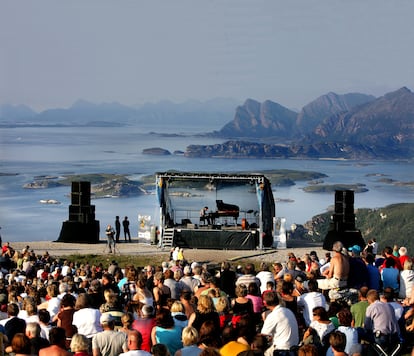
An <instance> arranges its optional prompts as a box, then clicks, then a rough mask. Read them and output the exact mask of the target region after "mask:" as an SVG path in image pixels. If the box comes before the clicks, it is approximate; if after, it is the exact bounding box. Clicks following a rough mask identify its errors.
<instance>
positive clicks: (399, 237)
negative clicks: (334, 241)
mask: <svg viewBox="0 0 414 356" xmlns="http://www.w3.org/2000/svg"><path fill="white" fill-rule="evenodd" d="M355 214H356V227H357V229H359V230H361V233H362V236H363V237H364V239H365V241H368V240H370V239H372V238H376V239H377V242H378V243H379V246H380V249H381V248H384V247H385V246H393V245H394V244H397V245H399V246H406V247H407V249H408V253H409V254H410V255H411V256H414V239H413V236H414V203H401V204H392V205H388V206H386V207H384V208H379V209H358V210H356V211H355ZM331 215H332V213H326V214H321V215H317V216H315V217H313V219H312V222H309V223H307V224H306V226H305V227H306V228H307V229H308V230H309V232H308V234H307V238H309V239H312V240H321V241H323V239H324V238H325V236H326V233H327V232H328V229H329V223H330V221H331Z"/></svg>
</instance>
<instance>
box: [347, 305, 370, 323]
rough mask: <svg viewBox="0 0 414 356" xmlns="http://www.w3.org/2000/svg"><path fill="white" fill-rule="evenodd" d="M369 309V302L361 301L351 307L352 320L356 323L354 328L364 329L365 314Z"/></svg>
mask: <svg viewBox="0 0 414 356" xmlns="http://www.w3.org/2000/svg"><path fill="white" fill-rule="evenodd" d="M367 308H368V301H366V300H361V301H360V302H358V303H356V304H353V305H352V306H351V313H352V319H353V320H354V322H355V325H354V327H355V328H358V327H361V328H362V327H364V321H365V312H366V310H367Z"/></svg>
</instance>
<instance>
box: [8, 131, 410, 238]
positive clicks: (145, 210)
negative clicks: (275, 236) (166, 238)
mask: <svg viewBox="0 0 414 356" xmlns="http://www.w3.org/2000/svg"><path fill="white" fill-rule="evenodd" d="M212 129H215V128H211V127H209V128H207V127H188V128H186V129H185V130H184V129H179V130H177V128H175V127H173V126H171V127H169V126H168V125H165V126H163V128H153V127H122V128H14V129H0V173H18V175H16V176H1V177H0V226H1V227H2V230H1V231H0V233H1V235H2V237H3V240H8V241H38V240H49V241H50V240H56V239H57V238H58V236H59V232H60V229H61V226H62V222H63V221H64V220H66V219H67V218H68V206H69V204H70V187H63V188H50V189H45V190H28V189H23V185H24V184H25V183H28V182H31V181H33V178H34V177H35V176H37V175H52V176H59V175H62V174H68V173H121V174H127V175H129V177H130V178H131V179H139V178H140V176H141V175H144V174H153V173H154V172H157V171H166V170H171V169H176V170H182V171H205V172H237V171H245V170H249V171H255V172H262V171H264V170H269V169H282V168H285V169H298V170H311V171H318V172H322V173H325V174H327V175H328V178H326V179H324V182H325V183H329V184H334V183H347V184H352V183H364V184H366V186H367V188H368V189H369V192H366V193H360V194H356V196H355V207H356V208H362V207H368V208H377V207H382V206H385V205H388V204H392V203H400V202H414V189H412V188H409V187H398V186H393V185H390V184H386V183H380V182H379V178H380V177H378V176H367V175H370V174H384V175H386V177H387V178H391V179H395V180H397V181H409V180H412V179H413V178H412V177H413V173H414V165H413V163H404V162H354V161H351V162H349V161H347V162H343V161H316V160H253V159H237V160H235V159H190V158H185V157H183V156H179V155H171V156H146V155H143V154H142V150H143V149H144V148H149V147H162V148H166V149H168V150H170V151H171V152H173V151H175V150H181V151H184V150H185V148H186V146H187V145H189V144H192V143H197V144H212V143H218V142H221V141H220V140H217V139H211V138H200V137H193V136H190V134H193V133H197V132H206V131H211V130H212ZM151 131H156V132H165V133H177V132H180V133H183V134H185V135H186V136H185V137H162V136H160V135H159V136H157V135H150V134H149V132H151ZM306 185H307V182H297V184H296V185H295V186H291V187H273V190H274V196H275V198H276V199H290V200H293V202H289V203H288V202H279V203H276V215H277V216H278V217H285V218H286V219H287V224H288V226H289V225H290V224H292V223H304V222H305V221H307V220H309V219H310V218H311V217H312V216H313V215H315V214H318V213H322V212H324V211H326V209H327V208H328V207H329V206H331V205H333V203H334V196H333V194H316V193H314V194H312V193H305V192H303V190H302V188H303V187H304V186H306ZM211 198H212V197H208V195H207V196H206V197H205V199H211ZM233 198H234V200H237V199H240V198H239V197H238V196H237V194H236V193H235V194H234V195H233V196H232V195H231V193H229V195H228V196H226V199H223V200H225V201H226V202H228V203H234V202H232V201H231V200H232V199H233ZM41 199H55V200H58V201H60V202H62V204H60V205H46V204H40V202H39V200H41ZM228 199H229V200H230V201H228ZM246 199H250V198H247V197H246ZM200 202H201V203H203V204H204V202H205V201H203V199H201V201H200V200H198V201H197V206H196V207H195V209H198V206H199V203H200ZM237 203H239V202H237ZM240 203H242V204H243V202H240ZM92 204H94V205H95V206H96V218H97V220H99V221H100V223H101V230H102V227H103V226H105V225H106V224H108V223H113V221H114V216H115V215H120V216H121V217H123V216H128V217H129V219H130V221H131V231H132V232H133V235H134V236H137V231H138V214H140V215H150V216H151V218H152V221H153V222H154V224H158V206H157V202H156V197H155V195H144V196H140V197H136V198H111V199H97V200H93V202H92ZM190 204H191V203H190Z"/></svg>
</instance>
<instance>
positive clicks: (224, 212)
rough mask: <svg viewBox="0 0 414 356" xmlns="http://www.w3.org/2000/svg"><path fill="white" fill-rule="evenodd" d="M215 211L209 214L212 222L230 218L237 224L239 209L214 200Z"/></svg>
mask: <svg viewBox="0 0 414 356" xmlns="http://www.w3.org/2000/svg"><path fill="white" fill-rule="evenodd" d="M216 205H217V210H216V211H213V212H211V213H210V218H211V220H212V222H213V224H214V220H215V219H217V218H221V217H232V218H234V222H235V223H236V224H237V218H238V217H239V214H240V208H239V207H238V206H237V205H234V204H227V203H223V200H216Z"/></svg>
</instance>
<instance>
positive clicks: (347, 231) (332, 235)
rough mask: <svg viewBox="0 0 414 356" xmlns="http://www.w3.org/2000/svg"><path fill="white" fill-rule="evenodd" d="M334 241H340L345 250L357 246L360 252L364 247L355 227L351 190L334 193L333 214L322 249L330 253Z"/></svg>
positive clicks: (363, 242)
mask: <svg viewBox="0 0 414 356" xmlns="http://www.w3.org/2000/svg"><path fill="white" fill-rule="evenodd" d="M336 241H341V242H342V244H343V245H344V246H345V247H346V248H349V247H351V246H354V245H359V246H360V247H361V250H362V249H363V248H364V247H365V241H364V239H363V238H362V234H361V231H360V230H357V229H356V227H355V213H354V191H353V190H336V191H335V212H334V214H333V216H332V221H331V223H330V227H329V231H328V233H327V235H326V237H325V240H324V243H323V248H324V249H325V250H329V251H331V250H332V245H333V244H334V243H335V242H336Z"/></svg>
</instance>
